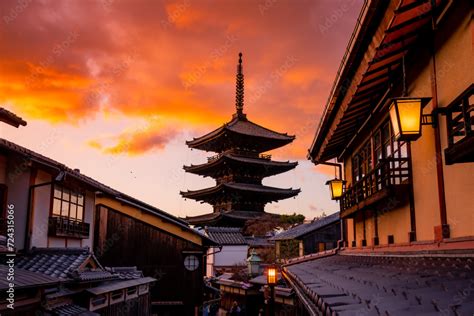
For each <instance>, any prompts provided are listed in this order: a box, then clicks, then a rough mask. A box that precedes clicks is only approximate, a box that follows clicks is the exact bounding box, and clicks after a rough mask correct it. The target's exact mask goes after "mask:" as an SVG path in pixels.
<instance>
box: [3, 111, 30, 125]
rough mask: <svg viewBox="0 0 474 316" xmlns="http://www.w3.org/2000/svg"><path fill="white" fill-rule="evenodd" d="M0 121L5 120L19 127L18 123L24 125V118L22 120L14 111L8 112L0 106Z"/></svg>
mask: <svg viewBox="0 0 474 316" xmlns="http://www.w3.org/2000/svg"><path fill="white" fill-rule="evenodd" d="M0 121H2V122H5V123H7V124H9V125H11V126H14V127H19V126H20V125H23V126H26V121H25V120H23V119H22V118H21V117H19V116H18V115H16V114H15V113H13V112H10V111H8V110H7V109H5V108H2V107H0Z"/></svg>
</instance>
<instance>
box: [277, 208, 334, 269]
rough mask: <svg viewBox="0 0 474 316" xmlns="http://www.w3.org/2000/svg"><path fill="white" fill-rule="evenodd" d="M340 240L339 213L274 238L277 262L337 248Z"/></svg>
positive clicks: (297, 227) (296, 227) (294, 228)
mask: <svg viewBox="0 0 474 316" xmlns="http://www.w3.org/2000/svg"><path fill="white" fill-rule="evenodd" d="M340 238H341V225H340V219H339V212H336V213H334V214H331V215H329V216H325V217H323V218H319V219H315V220H313V221H312V222H310V223H304V224H300V225H298V226H295V227H292V228H289V229H288V230H286V231H284V232H282V233H280V234H278V235H276V236H274V237H272V238H271V240H274V241H275V257H276V259H277V260H285V259H292V258H295V257H301V256H306V255H309V254H312V253H317V252H321V251H326V250H330V249H334V248H336V247H337V242H338V241H339V240H340Z"/></svg>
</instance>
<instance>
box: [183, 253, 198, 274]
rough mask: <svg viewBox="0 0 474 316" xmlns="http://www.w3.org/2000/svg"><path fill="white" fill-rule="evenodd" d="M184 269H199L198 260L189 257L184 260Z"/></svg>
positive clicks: (194, 257) (191, 256)
mask: <svg viewBox="0 0 474 316" xmlns="http://www.w3.org/2000/svg"><path fill="white" fill-rule="evenodd" d="M184 267H185V268H186V269H187V270H188V271H194V270H196V269H197V268H198V267H199V259H198V258H197V257H196V256H193V255H189V256H186V258H184Z"/></svg>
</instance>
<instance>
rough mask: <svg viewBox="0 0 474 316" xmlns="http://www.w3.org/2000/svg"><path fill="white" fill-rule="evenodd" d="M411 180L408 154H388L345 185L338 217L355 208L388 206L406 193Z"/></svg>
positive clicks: (383, 207) (384, 208) (402, 200)
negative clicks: (403, 156)
mask: <svg viewBox="0 0 474 316" xmlns="http://www.w3.org/2000/svg"><path fill="white" fill-rule="evenodd" d="M410 181H411V175H410V169H409V160H408V158H388V159H384V160H382V161H380V162H379V164H378V165H377V166H376V168H375V169H373V170H372V171H370V172H369V173H368V174H367V175H365V176H364V177H362V179H360V180H359V181H357V182H355V183H354V184H353V185H352V186H350V187H348V188H347V189H346V191H345V192H344V194H343V195H342V198H341V201H340V202H341V217H347V216H350V215H351V214H353V213H355V212H356V211H358V210H362V209H365V208H368V207H370V206H371V207H375V206H376V204H377V203H381V202H385V203H383V205H379V207H377V209H378V211H385V210H389V209H391V208H393V207H395V206H396V205H399V204H400V203H401V202H404V201H405V199H406V197H407V196H408V194H407V193H408V189H409V187H408V186H409V185H410Z"/></svg>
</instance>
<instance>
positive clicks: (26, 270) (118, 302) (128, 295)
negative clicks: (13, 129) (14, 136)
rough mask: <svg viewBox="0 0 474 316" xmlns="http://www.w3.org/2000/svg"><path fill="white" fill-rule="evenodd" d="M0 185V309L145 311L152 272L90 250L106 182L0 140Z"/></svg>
mask: <svg viewBox="0 0 474 316" xmlns="http://www.w3.org/2000/svg"><path fill="white" fill-rule="evenodd" d="M10 117H11V115H10ZM17 121H18V120H17ZM19 123H20V124H19V125H24V124H21V122H19ZM13 126H17V125H16V124H13ZM0 190H1V192H0V206H1V211H2V212H1V221H0V222H1V225H2V228H1V231H0V252H1V253H2V262H1V263H0V270H2V271H7V273H9V275H10V276H11V279H9V282H5V280H2V282H1V284H0V287H1V289H2V292H3V291H5V293H9V294H8V295H12V302H9V301H6V302H5V301H2V303H1V304H0V312H1V313H2V315H22V314H23V315H31V314H36V313H46V314H52V315H63V314H64V313H66V312H68V313H73V312H75V313H76V314H78V313H84V314H87V315H98V314H97V313H100V314H103V315H112V314H115V312H114V311H116V310H123V311H125V312H124V315H134V314H137V313H139V314H141V315H149V312H150V308H149V307H150V300H149V287H150V285H151V284H152V283H153V282H154V281H155V279H153V278H151V277H145V276H144V275H143V274H142V272H141V271H139V270H137V269H136V268H134V267H122V268H121V269H119V270H114V268H107V267H104V266H102V264H101V263H100V262H99V261H98V260H97V258H96V257H95V255H94V254H93V252H91V248H92V245H93V237H94V234H93V229H92V228H91V227H93V222H94V212H95V192H96V191H98V190H101V191H110V192H111V191H112V190H111V189H110V188H108V187H106V186H104V185H102V184H100V183H99V182H97V181H95V180H93V179H91V178H89V177H86V176H84V175H83V174H81V173H80V172H79V171H78V170H73V169H70V168H68V167H66V166H65V165H63V164H61V163H59V162H57V161H54V160H52V159H50V158H47V157H45V156H42V155H40V154H38V153H35V152H33V151H31V150H29V149H27V148H24V147H21V146H19V145H17V144H14V143H12V142H9V141H7V140H5V139H0ZM7 281H8V280H7ZM11 284H13V286H12V285H11ZM9 291H11V292H9ZM10 293H13V294H10ZM10 304H11V306H12V307H13V308H11V307H9V305H10Z"/></svg>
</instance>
